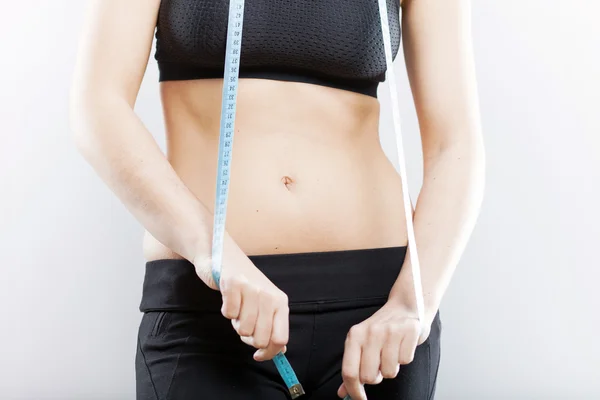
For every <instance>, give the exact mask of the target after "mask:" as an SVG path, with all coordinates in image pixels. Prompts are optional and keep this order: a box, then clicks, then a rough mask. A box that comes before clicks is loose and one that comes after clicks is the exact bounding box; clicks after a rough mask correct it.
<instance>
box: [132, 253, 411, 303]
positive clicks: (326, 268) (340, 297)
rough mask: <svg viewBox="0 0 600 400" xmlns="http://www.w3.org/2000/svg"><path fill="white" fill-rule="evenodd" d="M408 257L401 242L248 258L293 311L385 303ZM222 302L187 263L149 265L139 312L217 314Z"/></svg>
mask: <svg viewBox="0 0 600 400" xmlns="http://www.w3.org/2000/svg"><path fill="white" fill-rule="evenodd" d="M405 256H406V246H399V247H383V248H374V249H360V250H341V251H326V252H309V253H294V254H268V255H255V256H249V258H250V260H251V261H252V262H253V263H254V265H255V266H256V267H257V268H258V269H259V270H261V271H262V272H263V273H264V274H265V276H266V277H267V278H269V280H271V282H273V283H274V284H275V285H276V286H277V287H278V288H279V289H281V290H282V291H283V292H284V293H286V294H287V296H288V299H289V305H290V311H292V312H294V311H302V310H303V309H306V310H308V309H310V310H312V311H314V306H315V305H318V306H320V309H323V310H324V309H327V308H331V307H336V308H344V307H351V308H352V307H360V306H369V305H377V304H383V303H385V301H386V300H387V297H388V295H389V293H390V290H391V288H392V286H393V284H394V282H395V281H396V278H397V277H398V274H399V273H400V269H401V267H402V263H403V262H404V258H405ZM221 304H222V300H221V295H220V293H219V292H218V291H216V290H213V289H210V288H209V287H208V286H206V285H205V284H204V282H202V281H201V280H200V278H198V276H197V275H196V271H195V268H194V265H193V264H192V263H190V262H189V261H187V260H173V259H164V260H155V261H150V262H147V263H146V273H145V277H144V285H143V290H142V301H141V304H140V311H142V312H149V311H159V310H161V311H165V310H167V311H168V310H170V311H214V312H219V311H220V308H221ZM311 306H313V307H311Z"/></svg>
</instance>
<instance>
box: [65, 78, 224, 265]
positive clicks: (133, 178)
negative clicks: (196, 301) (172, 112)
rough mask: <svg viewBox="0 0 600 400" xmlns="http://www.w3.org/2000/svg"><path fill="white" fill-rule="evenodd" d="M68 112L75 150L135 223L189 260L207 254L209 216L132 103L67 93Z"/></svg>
mask: <svg viewBox="0 0 600 400" xmlns="http://www.w3.org/2000/svg"><path fill="white" fill-rule="evenodd" d="M91 92H94V94H93V95H92V94H90V93H91ZM70 114H71V115H70V116H71V126H72V130H73V133H74V138H75V142H76V144H77V147H78V149H79V151H80V152H81V153H82V155H83V156H84V158H85V159H86V160H87V161H88V163H89V164H91V166H92V167H93V168H94V170H95V171H96V173H97V174H98V175H99V176H100V177H101V179H102V180H103V181H104V182H105V183H106V184H107V185H108V186H109V187H110V189H111V190H112V191H113V192H114V193H115V194H116V195H117V197H118V198H119V199H120V200H121V201H122V202H123V204H124V205H125V206H126V207H127V209H128V210H129V211H130V212H131V213H132V214H133V215H134V216H135V217H136V218H137V219H138V221H140V223H141V224H142V225H143V226H144V227H145V228H146V229H147V230H148V231H149V232H150V233H151V234H152V235H153V236H154V237H155V238H156V239H157V240H158V241H160V242H161V243H162V244H164V245H165V246H167V247H169V248H170V249H171V250H173V251H174V252H176V253H178V254H180V255H181V256H182V257H184V258H186V259H188V260H190V261H193V260H194V258H196V257H198V256H204V254H203V253H206V254H208V252H209V251H210V240H211V229H212V224H213V222H212V215H211V213H210V212H209V211H208V210H207V209H206V207H205V206H204V205H203V204H202V203H201V202H200V201H199V200H198V199H197V197H196V196H195V195H194V194H193V193H192V192H191V191H190V190H189V189H188V188H187V187H186V186H185V185H184V183H183V182H182V181H181V179H180V178H179V177H178V175H177V174H176V172H175V171H174V169H173V168H172V167H171V165H170V164H169V162H168V160H167V158H166V157H165V155H164V154H163V152H162V151H161V150H160V148H159V147H158V145H157V143H156V141H155V140H154V138H153V137H152V135H151V134H150V132H148V130H147V129H146V128H145V126H144V125H143V123H142V122H141V120H140V119H139V118H138V116H137V115H136V114H135V113H134V111H133V109H132V105H131V104H130V103H129V102H128V101H126V99H124V98H123V97H121V96H119V95H117V94H115V93H112V92H109V93H106V92H104V93H103V92H102V91H101V90H98V89H96V90H92V89H90V90H88V91H86V92H83V91H81V90H80V91H79V94H77V92H75V94H74V95H72V98H71V112H70Z"/></svg>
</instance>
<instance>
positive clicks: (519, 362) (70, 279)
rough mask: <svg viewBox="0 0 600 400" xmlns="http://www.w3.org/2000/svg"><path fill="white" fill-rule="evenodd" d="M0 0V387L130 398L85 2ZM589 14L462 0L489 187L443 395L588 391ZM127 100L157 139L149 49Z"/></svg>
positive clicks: (583, 6) (452, 315)
mask: <svg viewBox="0 0 600 400" xmlns="http://www.w3.org/2000/svg"><path fill="white" fill-rule="evenodd" d="M0 1H1V3H2V4H1V9H2V11H3V16H4V18H3V22H2V24H0V37H1V38H2V39H0V124H1V125H0V132H1V134H2V142H1V143H2V145H1V146H0V179H1V186H0V187H1V188H2V189H0V190H1V193H2V196H0V210H1V214H0V218H1V221H0V246H1V251H0V268H2V273H1V275H0V276H1V277H0V308H1V309H0V312H1V315H0V398H2V399H10V400H12V399H64V400H67V399H106V400H108V399H110V400H112V399H114V400H118V399H132V398H133V396H134V374H133V357H134V349H135V336H136V329H137V324H138V321H139V317H140V315H139V313H138V311H137V306H138V302H139V298H140V290H141V281H142V271H143V258H142V253H141V247H140V240H141V233H142V230H141V227H140V226H139V225H138V223H137V222H136V221H135V220H134V219H133V217H131V216H130V215H129V214H128V213H127V212H126V211H125V209H124V207H123V206H122V205H121V204H120V203H119V201H118V200H117V199H116V198H115V197H114V196H113V195H112V194H111V193H110V192H109V191H108V189H106V188H105V187H104V186H103V184H102V183H101V182H100V180H99V179H98V178H96V176H95V175H94V173H93V172H92V170H91V168H90V167H88V166H87V165H86V164H85V162H84V161H83V160H82V158H81V157H80V156H79V155H78V154H77V153H76V152H75V150H74V147H73V144H72V143H71V142H70V139H69V127H68V122H67V93H68V86H69V84H70V77H71V73H72V68H73V63H74V57H75V46H76V40H77V36H78V32H79V30H80V28H81V23H82V16H83V11H84V6H85V3H86V2H84V1H76V0H54V1H51V2H50V1H42V0H31V1H27V2H16V1H8V0H0ZM599 14H600V5H599V3H598V2H597V1H595V0H588V1H585V0H571V1H568V2H565V1H561V2H559V1H558V0H518V1H517V0H503V1H496V0H474V5H473V36H474V45H475V53H476V63H477V69H478V80H479V89H480V96H481V110H482V117H483V128H484V134H485V140H486V145H487V152H488V171H487V177H488V180H487V192H486V198H485V203H484V205H483V209H482V213H481V217H480V219H479V222H478V225H477V227H476V229H475V231H474V233H473V237H472V240H471V242H470V244H469V247H468V249H467V251H466V253H465V254H464V257H463V259H462V262H461V264H460V266H459V270H458V271H457V273H456V275H455V279H454V281H453V283H452V286H451V288H450V290H449V292H448V293H447V296H446V298H445V301H444V303H443V306H442V312H443V321H444V337H443V347H444V352H443V361H442V366H441V370H440V376H439V391H438V393H439V394H438V396H437V398H438V399H440V400H450V399H460V400H462V399H474V400H475V399H569V400H575V399H600V346H599V345H598V339H597V331H598V330H599V329H600V313H599V312H598V310H597V309H598V306H599V305H600V289H599V288H598V280H599V279H600V268H599V267H600V265H599V264H600V263H599V262H598V248H599V246H600V243H599V239H600V225H599V221H600V208H599V207H598V203H600V189H599V187H598V184H599V181H600V180H599V178H600V135H599V133H600V115H599V114H600V113H599V111H598V109H599V106H600V83H599V79H598V78H599V76H600V56H599V55H598V52H599V50H600V27H599V24H598V22H597V18H598V15H599ZM115 62H118V60H115ZM440 67H441V68H443V66H440ZM396 70H397V71H398V74H399V76H400V79H399V86H400V87H399V92H400V99H401V102H402V118H403V127H404V138H405V144H406V150H407V159H408V164H409V165H408V168H409V182H410V187H411V191H412V192H413V196H414V195H416V193H417V190H418V187H419V182H420V179H421V174H422V171H421V169H420V168H421V166H420V162H421V160H420V147H419V145H420V144H419V138H418V133H417V126H416V118H415V113H414V107H413V105H412V101H411V97H410V92H409V90H408V87H407V84H406V78H405V71H404V67H403V63H402V62H401V61H400V62H398V63H397V64H396ZM380 98H381V99H382V101H383V102H384V110H385V113H386V114H385V115H384V116H383V117H382V120H383V125H382V131H381V135H382V142H383V144H384V146H385V147H386V151H387V152H388V155H389V156H390V157H392V158H393V159H394V157H395V156H394V148H395V147H394V143H393V132H392V129H391V128H392V125H391V119H390V118H389V109H388V108H386V107H387V105H388V104H389V103H388V94H387V93H386V87H385V86H382V89H381V95H380ZM137 112H138V113H139V115H140V116H141V117H142V118H143V120H144V121H145V123H146V124H147V127H148V128H149V129H150V130H151V131H152V132H153V133H154V134H155V136H156V138H157V140H159V141H160V142H161V144H162V142H163V139H164V132H163V126H162V114H161V109H160V103H159V97H158V83H157V71H156V64H155V62H154V60H151V61H150V65H149V68H148V73H147V76H146V79H145V81H144V84H143V87H142V90H141V93H140V95H139V101H138V104H137ZM398 202H399V203H398V204H399V206H400V204H401V200H400V199H398Z"/></svg>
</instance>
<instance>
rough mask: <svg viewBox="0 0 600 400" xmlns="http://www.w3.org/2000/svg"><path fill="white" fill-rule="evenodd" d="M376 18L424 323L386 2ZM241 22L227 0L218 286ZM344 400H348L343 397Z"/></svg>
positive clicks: (293, 389)
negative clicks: (378, 22)
mask: <svg viewBox="0 0 600 400" xmlns="http://www.w3.org/2000/svg"><path fill="white" fill-rule="evenodd" d="M378 2H379V18H380V21H381V32H382V36H383V45H384V51H385V61H386V67H387V81H388V85H389V88H390V96H391V103H392V104H391V106H392V116H393V122H394V132H395V134H396V145H397V150H398V161H399V166H400V179H401V181H402V197H403V202H404V212H405V219H406V226H407V233H408V250H409V257H410V262H411V271H412V278H413V286H414V290H415V298H416V308H417V316H418V318H419V321H420V322H421V323H423V320H424V318H423V313H424V311H423V310H424V305H423V303H424V302H423V292H422V287H421V274H420V265H419V259H418V257H417V248H416V244H415V233H414V228H413V223H412V218H413V216H412V204H411V201H410V195H409V193H408V185H407V177H406V161H405V159H404V150H403V144H402V137H401V130H400V114H399V101H398V94H397V92H396V78H395V75H394V68H393V59H392V46H391V40H390V27H389V22H388V12H387V4H386V0H378ZM243 23H244V0H230V2H229V16H228V21H227V44H226V49H225V69H224V75H223V95H222V102H221V124H220V131H219V132H220V133H219V158H218V167H217V191H216V200H215V211H214V226H213V242H212V275H213V279H214V281H215V283H216V285H217V287H220V285H219V284H220V279H221V267H222V261H223V239H224V235H225V217H226V214H227V198H228V195H229V180H230V168H231V152H232V150H233V136H234V127H235V111H236V100H237V89H238V78H239V68H240V59H241V57H240V56H241V45H242V28H243ZM273 362H274V363H275V366H276V367H277V370H278V371H279V374H280V375H281V377H282V378H283V381H284V382H285V384H286V386H287V387H288V390H289V392H290V395H291V396H292V399H295V398H297V397H299V396H301V395H303V394H304V389H303V388H302V385H301V384H300V382H299V381H298V378H297V377H296V374H295V373H294V370H293V368H292V366H291V365H290V363H289V361H288V360H287V358H286V357H285V355H284V354H283V353H279V354H277V355H276V356H275V357H274V358H273ZM344 400H351V398H350V396H346V397H345V398H344Z"/></svg>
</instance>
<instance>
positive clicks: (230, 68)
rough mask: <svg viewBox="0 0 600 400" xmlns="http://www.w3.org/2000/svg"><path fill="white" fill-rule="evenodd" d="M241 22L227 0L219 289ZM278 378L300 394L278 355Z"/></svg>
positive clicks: (215, 252)
mask: <svg viewBox="0 0 600 400" xmlns="http://www.w3.org/2000/svg"><path fill="white" fill-rule="evenodd" d="M243 20H244V0H230V4H229V17H228V22H227V45H226V49H225V68H224V75H223V95H222V104H221V126H220V132H219V158H218V165H217V190H216V199H215V211H214V226H213V242H212V260H213V261H212V275H213V279H214V281H215V283H216V284H217V286H219V285H220V280H221V267H222V265H221V264H222V258H223V238H224V235H225V221H226V215H227V197H228V193H229V179H230V171H229V169H230V168H231V150H232V149H233V136H234V130H235V111H236V99H237V89H238V76H239V64H240V54H241V41H242V29H243ZM273 362H274V363H275V365H276V367H277V370H278V371H279V374H280V375H281V377H282V378H283V381H284V382H285V384H286V385H287V387H288V389H289V391H290V395H291V396H292V398H293V399H295V398H297V397H299V396H301V395H303V394H304V390H303V389H302V385H300V382H298V378H297V377H296V374H295V373H294V370H293V369H292V366H291V365H290V363H289V362H288V360H287V358H286V357H285V355H283V354H282V353H279V354H277V355H276V356H275V358H273Z"/></svg>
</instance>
